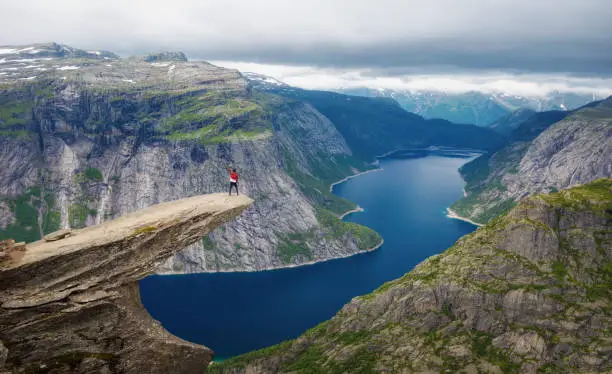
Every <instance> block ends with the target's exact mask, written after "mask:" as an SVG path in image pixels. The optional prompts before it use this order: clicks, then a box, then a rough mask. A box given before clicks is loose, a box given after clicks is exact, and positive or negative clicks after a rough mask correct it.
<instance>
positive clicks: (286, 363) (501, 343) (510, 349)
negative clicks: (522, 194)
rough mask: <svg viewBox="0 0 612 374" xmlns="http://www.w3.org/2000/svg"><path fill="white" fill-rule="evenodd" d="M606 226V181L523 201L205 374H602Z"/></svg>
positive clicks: (610, 356)
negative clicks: (328, 315) (333, 309)
mask: <svg viewBox="0 0 612 374" xmlns="http://www.w3.org/2000/svg"><path fill="white" fill-rule="evenodd" d="M611 222H612V180H611V179H602V180H598V181H596V182H593V183H591V184H588V185H584V186H579V187H575V188H572V189H569V190H565V191H562V192H559V193H553V194H550V195H536V196H532V197H529V198H527V199H525V200H523V201H522V202H520V203H519V204H518V206H516V207H515V208H514V209H512V210H511V211H510V212H509V213H508V214H507V215H504V216H502V217H499V218H497V219H496V220H494V221H493V222H491V223H489V224H488V225H486V226H484V227H482V228H480V229H479V230H477V231H476V232H474V233H473V234H470V235H467V236H465V237H463V238H461V239H460V240H459V241H458V242H457V243H456V245H455V246H453V247H451V248H450V249H448V250H447V251H446V252H444V253H443V254H441V255H437V256H433V257H431V258H429V259H428V260H426V261H425V262H424V263H422V264H421V265H419V266H417V267H416V268H415V269H414V270H413V271H411V272H409V273H408V274H406V275H405V276H403V277H402V278H400V279H397V280H394V281H392V282H389V283H386V284H385V285H383V286H382V287H380V288H379V289H378V290H376V291H374V292H373V293H371V294H369V295H365V296H361V297H357V298H355V299H353V300H352V301H351V302H350V303H349V304H347V305H346V306H345V307H344V308H343V309H342V310H341V311H340V312H339V313H338V314H337V315H336V316H335V317H334V318H332V319H331V320H330V321H328V322H325V323H323V324H321V325H320V326H318V327H316V328H314V329H312V330H310V331H308V332H306V333H305V334H304V335H303V336H301V337H300V338H298V339H297V340H295V341H290V342H286V343H282V344H280V345H278V346H275V347H272V348H268V349H264V350H261V351H256V352H253V353H249V354H246V355H243V356H239V357H237V358H234V359H232V360H230V361H227V362H224V363H222V364H219V365H217V364H214V365H212V366H211V368H210V372H224V373H259V372H292V373H313V372H316V373H374V372H377V373H378V372H383V373H412V372H419V373H423V372H435V373H439V372H452V373H458V372H466V373H501V372H504V373H519V372H520V373H536V372H537V373H558V372H572V373H601V372H610V371H611V370H612V350H611V349H610V339H612V335H611V331H612V315H611V314H610V311H611V310H612V232H611V231H610V224H611Z"/></svg>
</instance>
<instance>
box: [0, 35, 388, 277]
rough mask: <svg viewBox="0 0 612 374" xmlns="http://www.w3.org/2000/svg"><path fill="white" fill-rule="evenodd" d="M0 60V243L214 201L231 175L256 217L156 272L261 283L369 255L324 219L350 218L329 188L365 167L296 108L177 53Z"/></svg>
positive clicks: (311, 114) (357, 238) (17, 51)
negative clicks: (242, 277) (198, 198)
mask: <svg viewBox="0 0 612 374" xmlns="http://www.w3.org/2000/svg"><path fill="white" fill-rule="evenodd" d="M6 51H9V52H6ZM3 52H6V53H4V54H3V55H2V56H0V57H2V59H3V64H2V67H3V69H4V70H3V71H5V72H6V74H3V75H1V76H0V88H1V90H0V164H1V165H2V166H3V167H2V169H1V170H0V239H2V238H8V237H10V238H14V239H17V240H23V241H34V240H37V239H39V238H40V237H41V236H42V235H43V234H45V233H47V232H51V231H55V230H57V229H59V228H66V227H73V228H80V227H84V226H88V225H93V224H97V223H100V222H104V221H105V220H107V219H111V218H115V217H119V216H121V215H123V214H125V213H128V212H132V211H134V210H137V209H140V208H144V207H146V206H149V205H152V204H155V203H159V202H163V201H168V200H173V199H177V198H181V197H185V196H192V195H195V194H202V193H211V192H218V191H226V190H227V184H228V177H227V174H226V167H227V166H229V165H231V166H233V167H236V168H237V169H238V171H239V173H240V175H241V181H240V190H241V193H248V194H249V195H250V196H252V197H253V198H254V199H255V201H256V203H255V204H254V206H253V207H252V208H251V209H249V210H248V211H247V212H246V213H245V215H244V216H243V217H241V218H240V219H238V220H235V221H233V222H232V223H230V224H228V225H225V226H223V227H222V228H220V229H218V230H216V231H214V232H213V233H212V234H210V235H209V236H207V237H206V238H203V239H202V240H201V241H199V242H198V243H196V244H195V245H193V246H191V247H190V248H189V249H187V250H185V251H184V252H182V253H181V254H179V255H177V256H176V257H174V258H173V259H170V260H169V261H168V263H167V264H165V265H164V266H162V268H161V271H169V272H196V271H229V270H262V269H267V268H275V267H281V266H285V265H290V264H300V263H305V262H310V261H317V260H325V259H329V258H335V257H341V256H347V255H350V254H354V253H356V252H359V251H363V250H368V249H371V248H373V247H375V246H376V245H377V244H378V243H379V242H380V237H378V235H377V234H376V233H374V232H373V231H372V230H369V229H367V228H364V227H361V226H358V225H355V224H344V223H341V221H339V220H338V219H337V218H336V216H337V215H340V214H342V213H343V212H345V211H347V210H349V209H351V208H353V207H354V205H353V204H352V203H350V202H348V201H345V200H342V199H339V198H337V197H335V196H333V195H332V194H330V193H329V183H331V182H333V181H335V180H338V179H341V178H343V177H345V176H347V175H351V174H353V173H355V172H356V171H360V170H364V169H366V168H368V167H370V166H368V165H367V164H365V163H364V162H362V161H360V160H358V159H356V158H354V157H353V156H352V153H351V151H350V149H349V148H348V146H347V145H346V143H345V141H344V139H343V137H342V136H341V135H340V134H339V133H338V131H337V130H336V128H335V127H334V125H333V124H332V123H331V122H330V121H329V120H328V119H327V118H325V117H324V116H323V115H321V114H320V113H319V112H318V111H316V110H315V109H313V108H312V107H311V106H310V105H308V104H305V103H301V102H297V101H294V100H291V101H290V100H286V99H282V98H280V97H276V96H274V95H269V94H261V93H258V92H256V91H253V90H251V89H250V88H249V86H248V82H247V81H246V80H245V79H244V78H243V77H242V76H241V75H240V73H238V72H237V71H234V70H228V69H223V68H219V67H216V66H213V65H210V64H208V63H205V62H189V61H187V60H186V58H185V56H184V55H182V54H180V53H160V54H155V55H148V56H145V57H142V58H129V59H120V58H117V56H115V55H112V54H109V53H107V52H98V51H92V52H85V51H79V50H77V49H74V48H70V47H67V46H61V45H58V44H45V45H34V46H30V47H27V46H24V47H15V48H13V49H6V48H5V49H3ZM26 57H27V58H26ZM24 60H25V61H24ZM7 69H8V70H7Z"/></svg>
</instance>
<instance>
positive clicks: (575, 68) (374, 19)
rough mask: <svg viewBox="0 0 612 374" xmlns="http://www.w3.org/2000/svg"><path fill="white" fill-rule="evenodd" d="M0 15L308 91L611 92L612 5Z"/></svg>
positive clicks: (383, 1)
mask: <svg viewBox="0 0 612 374" xmlns="http://www.w3.org/2000/svg"><path fill="white" fill-rule="evenodd" d="M0 10H1V14H2V17H1V19H2V26H1V27H2V32H1V33H0V44H28V43H33V42H44V41H56V42H60V43H65V44H69V45H72V46H75V47H78V48H83V49H106V50H111V51H114V52H116V53H118V54H121V55H133V54H142V53H145V52H149V51H160V50H180V51H184V52H185V53H186V54H187V55H188V56H189V57H190V58H192V59H204V60H208V61H215V62H223V63H224V64H226V65H231V66H235V67H241V68H245V67H248V68H249V70H255V71H257V72H260V73H268V74H274V75H276V76H277V77H278V78H281V79H285V80H287V81H288V82H290V83H293V84H300V85H302V86H305V87H306V86H308V87H309V88H313V86H316V87H314V88H331V87H332V86H337V85H350V86H354V85H359V81H361V82H362V83H363V84H367V85H375V84H378V85H386V86H394V87H395V88H411V87H412V88H418V87H419V86H431V85H433V86H434V88H435V86H436V85H446V88H444V87H438V88H441V89H451V87H453V88H452V89H455V90H456V89H459V90H461V89H487V88H486V87H489V88H488V89H491V87H497V86H500V85H501V86H503V87H501V88H500V89H506V88H509V89H511V88H512V87H515V89H516V87H518V86H520V87H522V88H521V89H523V90H524V89H528V86H529V85H531V86H532V89H535V88H534V87H536V86H537V90H538V91H542V90H544V91H545V90H549V89H552V87H566V86H567V87H569V89H573V90H584V89H586V90H589V89H593V88H595V87H597V89H600V90H601V89H606V88H612V85H611V84H610V83H611V78H612V37H611V35H612V21H611V20H612V0H420V1H413V0H172V1H167V0H165V1H155V0H136V1H130V0H105V1H84V0H53V1H48V0H19V1H14V0H11V1H9V0H0ZM308 76H310V78H308ZM436 82H437V83H436ZM504 82H505V83H504ZM483 87H484V88H483ZM504 87H506V88H504ZM387 88H389V87H387Z"/></svg>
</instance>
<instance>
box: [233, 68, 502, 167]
mask: <svg viewBox="0 0 612 374" xmlns="http://www.w3.org/2000/svg"><path fill="white" fill-rule="evenodd" d="M243 75H244V76H246V77H247V79H248V80H249V82H250V83H251V86H252V87H253V88H256V89H257V90H259V91H263V92H268V93H273V94H276V95H279V96H282V97H285V98H288V99H292V100H298V101H302V102H307V103H309V104H311V105H312V106H313V107H314V108H315V109H316V110H318V111H319V112H321V113H322V114H323V115H325V116H326V117H327V118H329V119H330V120H331V121H332V122H333V123H334V124H335V125H336V128H337V129H338V131H339V132H340V133H341V134H342V136H343V137H344V138H345V139H346V141H347V144H348V145H349V147H350V148H351V150H352V151H353V153H354V154H355V155H357V156H360V157H363V158H365V159H367V160H373V159H374V157H375V156H377V155H381V154H383V153H386V152H389V151H393V150H396V149H402V148H407V147H423V146H428V145H438V146H449V147H462V148H466V147H468V148H478V149H481V150H495V149H497V148H498V147H501V146H502V145H503V144H504V143H505V139H504V138H503V136H500V134H499V133H497V132H496V131H492V130H489V129H485V128H482V127H478V126H474V125H471V124H455V123H452V122H450V121H447V120H445V119H439V118H434V119H427V118H424V117H422V116H420V115H418V114H414V113H410V112H409V111H407V110H405V109H404V108H403V107H402V106H400V105H399V104H398V102H397V101H396V100H394V99H392V98H387V97H364V96H354V95H346V94H340V93H336V92H329V91H317V90H305V89H301V88H297V87H292V86H289V85H287V84H285V83H283V82H280V81H278V80H276V79H274V78H270V77H266V76H263V75H260V74H253V73H243Z"/></svg>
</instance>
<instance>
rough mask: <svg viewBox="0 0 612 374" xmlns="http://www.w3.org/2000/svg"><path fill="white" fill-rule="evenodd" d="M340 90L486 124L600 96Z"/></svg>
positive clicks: (411, 109)
mask: <svg viewBox="0 0 612 374" xmlns="http://www.w3.org/2000/svg"><path fill="white" fill-rule="evenodd" d="M336 91H338V92H341V93H345V94H350V95H359V96H366V97H389V98H392V99H394V100H395V101H397V102H398V103H399V104H400V105H401V106H402V107H403V108H404V109H406V110H407V111H409V112H413V113H416V114H419V115H421V116H423V117H425V118H442V119H446V120H449V121H451V122H455V123H471V124H474V125H477V126H488V125H490V124H492V123H494V122H495V121H497V120H498V119H500V118H501V117H503V116H505V115H506V114H508V113H512V112H514V111H516V110H518V109H531V110H534V111H538V112H541V111H547V110H573V109H576V108H579V107H581V106H583V105H585V104H588V103H590V102H591V101H595V100H599V99H602V98H603V97H599V96H597V95H595V94H590V95H579V94H574V93H563V92H554V93H550V94H549V95H547V96H546V97H536V96H533V97H528V96H517V95H509V94H505V93H501V92H500V93H482V92H466V93H446V92H441V91H423V92H410V91H397V90H386V89H381V90H377V89H371V88H356V89H339V90H336Z"/></svg>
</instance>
